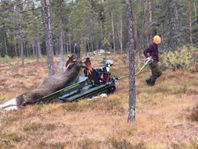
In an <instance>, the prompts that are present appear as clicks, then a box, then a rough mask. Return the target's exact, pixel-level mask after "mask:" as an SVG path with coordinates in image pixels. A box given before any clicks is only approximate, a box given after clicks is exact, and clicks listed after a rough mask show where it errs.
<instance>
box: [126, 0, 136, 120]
mask: <svg viewBox="0 0 198 149" xmlns="http://www.w3.org/2000/svg"><path fill="white" fill-rule="evenodd" d="M125 2H126V8H127V9H126V12H127V20H128V21H127V22H128V41H129V111H128V122H133V121H134V120H135V105H136V95H135V50H134V48H135V45H134V44H135V42H134V25H133V21H134V20H133V11H132V7H133V6H132V2H131V0H125Z"/></svg>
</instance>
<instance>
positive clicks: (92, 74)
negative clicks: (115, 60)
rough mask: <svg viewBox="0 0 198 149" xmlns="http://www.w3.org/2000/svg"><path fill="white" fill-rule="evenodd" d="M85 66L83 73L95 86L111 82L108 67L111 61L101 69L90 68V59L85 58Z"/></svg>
mask: <svg viewBox="0 0 198 149" xmlns="http://www.w3.org/2000/svg"><path fill="white" fill-rule="evenodd" d="M84 64H85V66H86V68H85V70H84V73H85V76H87V77H88V78H89V79H90V80H91V81H93V83H94V84H95V85H99V84H100V83H105V82H108V81H110V80H111V77H110V76H111V73H110V66H111V65H112V61H111V62H110V63H109V62H106V63H105V66H104V67H103V68H96V69H94V68H93V67H92V64H91V61H90V58H86V60H85V61H84Z"/></svg>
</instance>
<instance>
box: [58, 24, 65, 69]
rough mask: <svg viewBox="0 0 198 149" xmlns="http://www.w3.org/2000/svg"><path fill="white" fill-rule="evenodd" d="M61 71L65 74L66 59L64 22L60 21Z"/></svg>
mask: <svg viewBox="0 0 198 149" xmlns="http://www.w3.org/2000/svg"><path fill="white" fill-rule="evenodd" d="M59 25H60V39H59V40H60V57H61V60H60V69H61V71H62V72H63V71H64V62H65V58H64V43H63V41H64V31H63V23H62V21H60V24H59Z"/></svg>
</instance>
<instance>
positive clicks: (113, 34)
mask: <svg viewBox="0 0 198 149" xmlns="http://www.w3.org/2000/svg"><path fill="white" fill-rule="evenodd" d="M113 15H114V14H113V12H111V29H112V36H113V51H114V52H115V29H114V20H113V19H114V17H113Z"/></svg>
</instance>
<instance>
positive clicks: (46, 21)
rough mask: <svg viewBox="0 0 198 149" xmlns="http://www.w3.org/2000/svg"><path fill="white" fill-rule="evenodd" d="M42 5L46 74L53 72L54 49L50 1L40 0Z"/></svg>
mask: <svg viewBox="0 0 198 149" xmlns="http://www.w3.org/2000/svg"><path fill="white" fill-rule="evenodd" d="M41 6H42V20H43V26H44V32H45V44H46V48H47V63H48V75H49V76H51V75H53V74H54V60H53V57H54V50H53V44H52V33H51V19H50V1H49V0H41Z"/></svg>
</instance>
